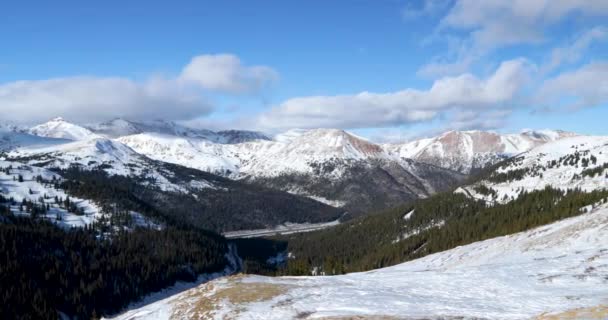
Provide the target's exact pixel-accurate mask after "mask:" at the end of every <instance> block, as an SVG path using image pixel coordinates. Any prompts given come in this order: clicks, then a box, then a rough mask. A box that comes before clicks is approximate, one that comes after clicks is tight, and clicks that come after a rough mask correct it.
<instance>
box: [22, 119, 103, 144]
mask: <svg viewBox="0 0 608 320" xmlns="http://www.w3.org/2000/svg"><path fill="white" fill-rule="evenodd" d="M28 132H29V133H30V134H33V135H36V136H39V137H47V138H60V139H68V140H84V139H90V138H95V137H98V136H97V135H96V134H94V133H93V132H92V131H91V130H89V129H87V128H84V127H81V126H79V125H76V124H73V123H71V122H68V121H65V120H64V119H63V118H61V117H58V118H55V119H53V120H51V121H49V122H46V123H43V124H40V125H37V126H35V127H32V128H30V129H29V130H28Z"/></svg>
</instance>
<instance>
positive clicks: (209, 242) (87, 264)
mask: <svg viewBox="0 0 608 320" xmlns="http://www.w3.org/2000/svg"><path fill="white" fill-rule="evenodd" d="M0 211H2V210H0ZM1 218H2V219H3V221H2V223H0V252H2V254H1V255H0V288H1V290H0V319H57V318H58V312H62V313H64V314H67V315H69V316H72V317H77V318H78V319H89V318H97V317H100V316H102V315H107V314H112V313H115V312H118V311H120V310H121V309H122V308H124V307H125V306H127V304H129V303H130V302H133V301H135V300H137V299H139V298H141V297H142V296H143V295H145V294H147V293H150V292H154V291H158V290H160V289H162V288H165V287H167V286H170V285H172V284H173V283H175V281H178V280H182V281H193V280H195V279H196V277H197V275H198V274H201V273H207V272H216V271H219V270H221V269H223V268H224V266H225V265H226V259H225V257H224V255H225V253H226V250H227V245H226V242H225V241H224V240H223V238H221V237H219V236H215V235H213V234H210V233H205V232H201V231H187V230H182V229H176V228H167V229H165V230H162V231H156V230H150V229H136V230H132V231H131V232H118V233H117V234H115V235H114V236H113V237H112V238H111V239H108V240H104V239H103V238H99V237H98V233H97V232H94V231H93V230H91V229H90V228H84V229H83V228H74V229H71V230H67V231H66V230H63V229H60V228H59V227H57V226H55V225H53V224H51V223H49V222H46V221H42V220H33V219H29V218H19V217H15V216H12V215H3V216H2V217H1Z"/></svg>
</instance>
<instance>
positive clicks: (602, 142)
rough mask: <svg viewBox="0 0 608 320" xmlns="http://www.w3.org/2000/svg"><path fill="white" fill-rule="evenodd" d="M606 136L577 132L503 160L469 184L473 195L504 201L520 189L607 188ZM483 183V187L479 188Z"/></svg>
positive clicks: (468, 187) (515, 194)
mask: <svg viewBox="0 0 608 320" xmlns="http://www.w3.org/2000/svg"><path fill="white" fill-rule="evenodd" d="M607 174H608V137H606V136H578V137H570V138H564V139H560V140H557V141H553V142H549V143H546V144H544V145H541V146H538V147H536V148H534V149H532V150H530V151H528V152H525V153H522V154H520V155H518V156H517V157H514V158H512V159H510V160H508V161H507V162H505V163H504V164H503V165H501V166H500V167H498V168H496V169H495V170H494V171H492V172H490V173H489V174H487V175H486V176H484V177H483V178H482V179H481V181H479V182H477V183H476V184H474V185H472V186H467V187H463V188H460V190H459V191H460V192H466V193H468V194H471V195H473V196H475V197H477V198H485V199H488V200H492V201H498V202H505V201H509V200H510V199H512V198H516V197H517V196H518V194H519V193H521V192H522V191H533V190H540V189H543V188H545V186H551V187H553V188H560V189H575V188H580V189H582V190H583V191H587V192H589V191H593V190H597V189H602V188H608V175H607ZM480 186H484V187H486V188H487V189H485V188H480Z"/></svg>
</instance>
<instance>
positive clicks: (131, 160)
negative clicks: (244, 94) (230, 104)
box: [0, 131, 344, 232]
mask: <svg viewBox="0 0 608 320" xmlns="http://www.w3.org/2000/svg"><path fill="white" fill-rule="evenodd" d="M157 135H159V136H162V135H160V134H157ZM0 137H1V138H2V139H0V147H2V148H1V149H0V151H2V152H1V153H0V160H7V161H12V162H13V163H20V164H22V165H26V166H30V167H36V168H45V169H53V170H55V169H60V170H61V169H63V170H65V169H69V168H73V167H77V168H79V169H81V170H80V171H81V172H82V173H81V174H77V175H76V179H78V176H80V175H84V176H86V175H87V174H88V173H86V172H87V171H93V173H92V174H93V175H94V174H95V172H96V171H97V170H103V171H104V172H105V173H107V174H108V175H110V176H112V175H117V176H123V177H128V178H129V179H128V180H127V181H129V183H133V184H135V185H138V186H139V187H138V188H140V189H142V190H140V191H142V192H143V191H144V190H145V192H143V193H142V192H139V191H137V190H135V191H133V192H134V193H137V195H133V196H137V197H143V198H145V199H146V201H153V203H152V204H150V206H152V207H154V208H155V210H159V211H161V212H164V211H163V210H167V209H168V210H169V211H171V212H172V213H171V214H175V215H181V216H180V219H182V220H183V221H189V223H192V224H193V225H196V226H197V227H204V228H207V229H213V230H216V231H218V232H224V231H234V230H242V229H247V228H249V229H262V228H272V227H274V226H276V225H280V224H283V223H308V222H309V223H322V222H328V221H334V220H336V219H338V218H339V217H341V216H342V215H343V213H344V212H343V210H341V209H336V208H333V207H330V206H327V205H326V204H322V203H320V202H317V201H313V200H311V199H307V198H305V197H301V196H297V195H292V194H289V193H286V192H281V191H277V190H271V189H268V188H263V187H259V186H251V185H249V184H246V183H243V182H238V181H233V180H230V179H226V178H223V177H220V176H217V175H214V174H210V173H207V172H203V171H200V170H194V169H189V168H185V167H183V166H177V165H172V164H169V163H167V162H166V161H157V160H154V159H151V158H149V157H147V156H146V155H144V154H141V153H139V152H136V151H135V150H133V149H132V148H130V147H129V146H127V145H125V144H124V143H122V142H120V141H118V140H112V139H108V138H103V137H100V136H96V137H90V138H88V139H84V140H78V141H73V140H65V139H56V138H46V137H39V136H34V135H30V134H27V133H20V132H12V131H7V132H4V133H2V134H1V135H0ZM171 137H172V141H173V138H175V136H171ZM199 140H200V141H205V140H203V139H199ZM217 145H219V144H217ZM160 160H163V159H160ZM0 187H1V183H0ZM136 189H137V188H136ZM152 199H153V200H152ZM142 201H143V200H142ZM290 206H293V208H291V209H290V210H287V208H288V207H290ZM193 208H196V214H194V213H191V212H189V211H188V210H193Z"/></svg>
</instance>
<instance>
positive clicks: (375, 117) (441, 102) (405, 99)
mask: <svg viewBox="0 0 608 320" xmlns="http://www.w3.org/2000/svg"><path fill="white" fill-rule="evenodd" d="M530 69H531V66H530V65H529V64H528V63H527V62H526V61H525V60H524V59H515V60H510V61H505V62H503V63H502V64H501V65H500V66H499V67H498V68H497V69H496V70H495V72H494V73H493V74H492V75H490V76H488V77H487V78H484V79H480V78H478V77H476V76H474V75H472V74H463V75H460V76H457V77H444V78H442V79H439V80H437V81H435V82H434V83H433V85H432V86H431V87H430V88H429V89H428V90H417V89H411V88H408V89H404V90H401V91H397V92H389V93H372V92H361V93H358V94H354V95H336V96H313V97H300V98H293V99H289V100H287V101H285V102H283V103H282V104H280V105H279V106H277V107H275V108H273V109H272V110H270V111H269V112H265V113H263V114H261V115H260V116H259V117H258V118H257V119H255V126H256V127H258V128H267V129H270V130H280V129H287V128H294V127H297V128H316V127H338V128H366V127H386V126H391V125H397V124H398V125H402V124H411V123H416V122H422V121H429V120H432V119H435V118H437V117H439V116H441V115H443V114H446V113H448V112H452V111H454V110H456V111H465V110H466V111H469V113H474V114H482V113H485V112H487V111H489V110H496V109H501V108H504V107H511V103H513V101H514V100H515V99H516V98H517V96H518V95H519V93H520V91H521V89H522V88H523V86H524V85H525V84H526V83H527V79H528V78H529V73H530Z"/></svg>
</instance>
